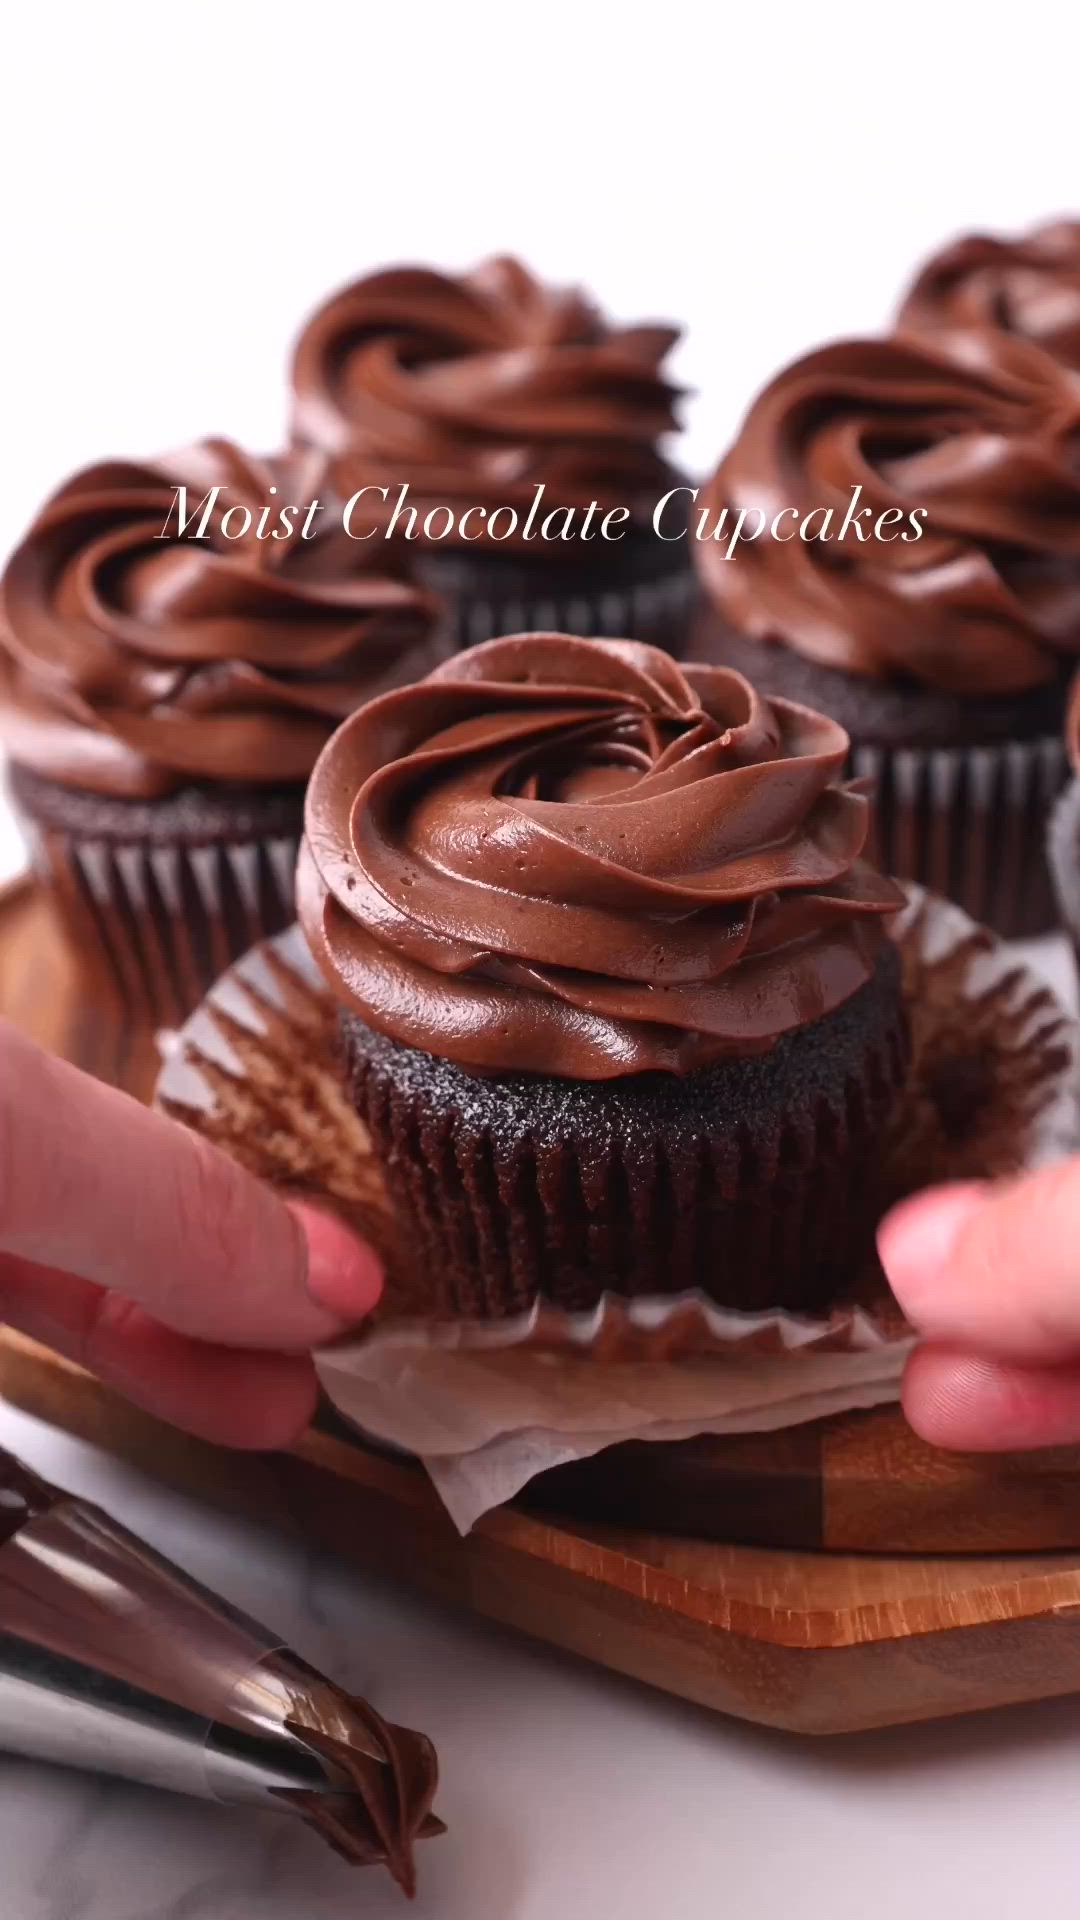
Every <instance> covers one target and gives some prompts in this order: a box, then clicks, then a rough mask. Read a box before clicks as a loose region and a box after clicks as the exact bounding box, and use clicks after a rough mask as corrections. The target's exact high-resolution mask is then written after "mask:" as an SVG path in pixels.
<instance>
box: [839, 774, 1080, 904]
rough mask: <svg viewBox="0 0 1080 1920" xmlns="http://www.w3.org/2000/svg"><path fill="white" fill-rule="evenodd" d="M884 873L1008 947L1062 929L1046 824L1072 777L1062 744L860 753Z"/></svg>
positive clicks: (879, 857)
mask: <svg viewBox="0 0 1080 1920" xmlns="http://www.w3.org/2000/svg"><path fill="white" fill-rule="evenodd" d="M850 769H851V772H852V774H853V775H854V776H855V777H856V778H858V779H865V780H867V781H869V782H870V784H871V787H872V791H873V795H874V826H875V845H874V853H875V858H876V860H877V863H878V865H879V866H882V867H883V868H884V869H885V871H886V872H887V873H895V874H896V875H897V877H898V878H899V879H901V880H911V881H915V882H916V883H917V884H918V885H920V886H923V887H926V888H928V889H929V890H930V891H931V892H933V893H938V894H941V895H943V896H945V897H946V898H948V899H950V900H955V901H956V902H957V903H958V904H959V905H960V906H961V907H963V908H964V910H965V912H967V913H969V914H970V915H971V917H972V919H973V920H976V921H979V922H981V923H982V924H984V925H986V926H988V927H992V928H993V929H994V931H995V932H996V933H998V934H999V935H1001V937H1002V938H1003V939H1010V940H1023V939H1029V938H1032V937H1034V936H1035V935H1037V934H1040V933H1047V932H1050V931H1051V930H1052V929H1053V928H1055V927H1056V926H1057V925H1058V908H1057V903H1056V901H1055V897H1054V890H1053V886H1052V883H1051V879H1050V872H1049V867H1048V864H1047V858H1046V846H1045V837H1046V818H1047V814H1048V812H1049V810H1050V808H1051V807H1052V805H1053V803H1054V800H1055V798H1056V797H1057V795H1058V794H1059V793H1060V792H1061V789H1062V787H1063V785H1064V784H1065V781H1066V779H1067V777H1068V762H1067V759H1066V754H1065V746H1064V743H1063V741H1062V740H1060V739H1059V738H1057V737H1053V738H1045V739H1041V740H1031V741H1010V742H1006V743H1004V744H1002V745H1000V746H984V747H933V748H918V747H881V746H856V747H855V748H854V749H853V751H852V754H851V759H850Z"/></svg>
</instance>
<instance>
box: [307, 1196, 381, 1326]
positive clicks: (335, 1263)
mask: <svg viewBox="0 0 1080 1920" xmlns="http://www.w3.org/2000/svg"><path fill="white" fill-rule="evenodd" d="M287 1205H288V1208H289V1211H290V1213H291V1214H292V1216H293V1218H294V1220H296V1222H297V1224H298V1225H299V1228H300V1231H301V1234H302V1235H303V1239H304V1244H305V1246H306V1248H307V1290H308V1293H309V1294H310V1296H311V1298H312V1299H313V1300H314V1301H315V1302H316V1304H317V1305H318V1306H320V1307H322V1308H324V1309H325V1310H326V1311H327V1312H328V1313H332V1314H334V1315H335V1317H336V1318H337V1319H338V1320H340V1321H342V1322H343V1323H344V1324H345V1325H351V1324H353V1323H354V1322H356V1321H357V1320H364V1319H366V1317H367V1315H368V1314H369V1313H371V1311H372V1310H373V1308H374V1307H376V1306H377V1305H378V1302H379V1300H380V1298H381V1296H382V1291H383V1284H384V1275H383V1266H382V1261H381V1260H380V1259H379V1256H378V1254H377V1253H376V1251H375V1249H374V1247H372V1246H370V1245H369V1244H368V1242H367V1241H366V1240H361V1239H360V1237H359V1235H357V1234H355V1233H353V1232H352V1230H351V1228H349V1227H347V1226H346V1224H345V1222H344V1221H343V1220H341V1219H339V1218H338V1216H337V1215H336V1214H334V1213H331V1212H330V1211H329V1209H327V1208H323V1207H319V1206H315V1205H313V1204H312V1202H310V1201H308V1200H289V1201H288V1202H287Z"/></svg>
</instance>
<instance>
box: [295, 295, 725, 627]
mask: <svg viewBox="0 0 1080 1920" xmlns="http://www.w3.org/2000/svg"><path fill="white" fill-rule="evenodd" d="M677 338H678V334H677V332H676V330H675V329H673V328H671V327H666V326H655V325H644V326H630V327H622V326H615V325H613V324H612V323H611V322H609V321H608V320H607V319H605V318H604V316H603V315H602V314H601V313H600V312H599V311H598V310H597V309H596V307H594V306H593V304H592V302H591V301H589V300H588V299H586V298H585V296H584V295H583V294H582V293H580V292H579V291H577V290H576V289H571V290H565V289H562V288H555V287H548V286H545V285H544V284H543V283H542V282H541V281H539V280H538V279H536V278H535V276H534V275H533V274H531V273H530V272H529V271H528V269H527V268H526V267H524V266H522V265H521V264H520V262H519V261H516V260H512V259H494V260H489V261H487V262H485V263H484V264H483V265H482V266H480V267H477V268H476V269H475V270H474V271H473V272H471V273H467V274H464V275H462V276H460V277H455V276H453V275H450V274H445V273H437V272H434V271H432V270H429V269H427V268H422V267H396V268H390V269H388V270H386V271H383V272H381V273H373V274H370V275H368V276H367V277H366V278H365V279H362V280H357V281H356V282H354V284H353V285H352V286H349V287H346V288H344V289H343V290H342V291H341V292H340V293H337V294H335V295H334V296H333V297H332V298H331V299H330V300H328V301H327V302H326V303H325V305H324V306H322V307H321V308H320V309H319V310H318V312H317V313H315V314H314V315H313V317H312V318H311V319H310V320H309V321H308V323H307V326H306V327H305V329H304V331H303V333H302V335H301V337H300V341H299V343H298V345H297V348H296V354H295V359H294V363H293V375H292V378H293V389H294V403H293V431H294V433H295V435H296V437H297V439H299V440H301V441H304V442H308V443H310V444H312V445H314V446H316V447H321V448H322V449H324V451H325V452H326V453H327V454H329V455H330V456H332V458H333V463H334V464H333V472H334V476H335V481H336V484H337V486H338V489H339V491H340V492H341V494H342V497H343V498H344V499H345V500H346V501H351V500H352V497H353V496H354V495H355V494H357V493H359V492H360V490H361V489H366V491H364V492H363V493H362V495H361V498H360V499H359V500H358V501H357V504H356V509H355V512H354V516H353V517H354V520H355V525H356V530H357V533H358V534H362V535H364V536H367V535H368V533H369V531H370V537H371V539H372V541H373V542H374V541H381V540H383V539H385V538H387V537H388V538H390V539H391V540H404V539H405V538H406V534H408V537H409V539H410V542H414V543H415V548H416V551H417V552H418V555H419V559H418V572H419V574H420V576H421V577H423V578H425V579H427V580H428V581H429V582H430V584H431V585H432V586H433V587H435V588H436V589H437V591H438V592H440V593H441V594H444V595H446V596H447V597H448V598H449V599H450V600H451V602H452V604H453V606H454V607H455V608H456V613H457V637H458V641H459V644H460V645H461V646H471V645H473V644H474V643H475V642H477V641H483V640H487V639H490V638H491V637H492V636H493V635H497V634H501V633H511V632H515V631H518V630H519V629H522V628H532V627H536V628H550V627H565V628H567V629H568V630H570V631H572V632H574V633H580V634H613V635H620V634H631V635H633V636H634V637H636V638H638V639H647V640H650V641H653V642H655V643H657V644H661V645H669V644H671V645H677V644H678V642H679V641H680V640H681V637H682V634H683V630H684V626H685V620H686V615H687V611H688V608H689V606H690V604H691V600H692V598H693V594H694V582H693V578H692V574H691V571H690V568H689V561H688V556H687V553H686V542H685V540H679V539H678V538H676V537H671V538H668V537H665V538H661V537H660V535H659V534H658V533H656V532H655V531H654V530H653V525H652V517H653V514H654V511H655V509H656V508H657V505H658V502H659V501H660V500H661V499H662V498H663V496H664V495H665V494H666V493H667V492H668V491H669V490H670V489H671V488H673V487H679V486H680V484H681V476H680V475H679V474H678V473H677V472H676V471H675V470H674V468H673V467H672V466H671V464H670V462H669V461H668V459H667V457H666V455H665V454H664V453H663V451H662V450H661V442H662V441H663V439H664V436H665V435H667V434H669V433H670V432H671V431H672V430H673V429H674V428H675V427H676V425H677V424H678V423H677V421H676V417H675V411H674V403H675V400H676V399H677V397H678V396H677V391H676V389H675V388H674V387H673V386H672V385H671V383H670V381H669V380H668V379H667V378H666V377H665V375H664V373H663V372H662V362H663V360H664V358H665V356H666V354H667V353H668V351H669V349H670V348H671V347H672V346H673V344H674V342H675V341H676V339H677ZM403 487H407V489H408V493H407V496H406V497H405V498H404V499H402V494H401V489H402V488H403ZM682 498H683V496H682V495H681V494H680V495H679V496H678V500H677V501H676V502H674V503H670V504H669V506H668V507H667V509H666V522H667V523H668V524H671V525H674V523H675V519H676V512H675V509H676V506H677V504H678V503H679V501H681V500H682ZM590 505H592V506H593V511H592V513H591V515H589V513H588V510H589V508H590ZM399 507H400V510H399V512H398V516H397V520H396V521H395V522H394V523H393V525H391V522H392V521H393V516H394V512H395V509H397V508H399ZM549 515H550V516H551V518H550V519H548V518H547V517H548V516H549ZM587 515H588V519H587V520H586V516H587ZM605 516H608V519H607V520H605ZM545 524H546V525H547V526H548V528H549V533H548V535H547V537H545V535H544V531H543V530H544V527H545ZM605 526H606V528H607V533H606V535H605V533H604V532H603V528H604V527H605Z"/></svg>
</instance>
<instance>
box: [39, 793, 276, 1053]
mask: <svg viewBox="0 0 1080 1920" xmlns="http://www.w3.org/2000/svg"><path fill="white" fill-rule="evenodd" d="M24 824H25V827H26V832H27V835H28V837H29V841H30V854H31V860H32V862H33V865H34V868H35V871H36V872H37V873H38V875H39V876H40V877H41V878H42V880H44V881H45V883H46V884H47V885H48V886H49V887H50V888H51V890H52V892H53V895H54V898H55V900H56V902H57V905H58V907H59V910H60V914H61V917H62V919H63V921H64V923H65V925H66V926H67V928H68V930H69V933H70V935H71V937H72V941H73V945H74V947H75V949H76V951H77V952H78V955H79V959H80V964H81V965H82V966H83V967H84V968H86V969H87V970H88V971H89V972H90V973H91V974H93V975H96V976H97V977H98V979H99V980H100V982H101V985H102V987H103V989H104V990H105V991H106V992H108V993H109V994H110V995H112V996H113V997H115V998H116V999H117V1000H118V1002H119V1004H120V1006H121V1007H122V1008H123V1010H124V1013H125V1016H126V1017H127V1018H129V1019H131V1020H132V1021H137V1022H139V1023H140V1024H146V1025H148V1026H151V1027H175V1026H176V1025H177V1024H178V1023H179V1022H180V1021H182V1020H183V1019H184V1018H185V1017H186V1015H187V1014H189V1013H190V1012H191V1010H192V1009H193V1008H194V1007H195V1006H197V1005H198V1003H199V1001H200V1000H201V999H202V997H203V995H204V994H206V993H207V992H208V991H209V989H210V987H211V986H212V985H213V983H214V981H215V980H216V979H217V978H218V977H219V975H220V974H221V973H222V971H223V970H224V969H225V968H226V967H228V966H229V965H231V963H232V962H233V961H234V960H236V959H238V958H239V957H240V956H241V955H243V954H244V953H246V952H247V951H248V950H249V949H250V948H251V947H252V945H253V944H254V943H255V942H257V941H258V940H261V939H264V938H266V937H267V936H269V935H273V934H275V933H277V932H280V931H281V930H282V929H284V928H286V927H288V926H289V924H290V922H291V921H292V919H293V916H294V913H295V907H294V904H293V882H294V877H295V873H296V860H297V854H298V851H299V838H298V836H293V835H282V836H278V837H274V838H266V839H262V840H258V841H251V840H249V841H244V842H236V843H231V842H228V841H223V842H214V843H212V844H210V845H207V846H202V847H193V846H181V845H176V846H169V847H167V846H160V847H159V846H151V845H147V844H146V843H143V842H130V843H128V844H123V843H118V842H116V841H112V840H105V839H87V838H84V837H81V836H77V835H74V834H66V833H62V832H60V831H58V830H56V829H55V828H49V827H42V826H40V825H39V824H37V823H35V822H33V821H30V820H26V821H25V823H24Z"/></svg>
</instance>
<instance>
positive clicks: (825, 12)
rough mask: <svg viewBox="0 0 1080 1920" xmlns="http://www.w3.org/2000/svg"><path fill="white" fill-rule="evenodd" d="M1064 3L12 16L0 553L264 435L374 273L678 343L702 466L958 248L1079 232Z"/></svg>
mask: <svg viewBox="0 0 1080 1920" xmlns="http://www.w3.org/2000/svg"><path fill="white" fill-rule="evenodd" d="M1073 16H1074V10H1073V9H1072V8H1070V6H1069V5H1068V4H1067V0H1056V3H1054V4H1051V0H1032V3H1029V4H1017V5H1013V6H1011V7H1009V8H1007V9H1006V8H1003V7H999V6H997V5H993V4H988V5H984V6H982V7H975V6H973V5H970V4H961V0H951V3H950V0H937V4H927V0H909V3H908V4H906V5H903V6H894V7H882V6H879V5H875V4H873V0H864V4H862V5H858V6H856V5H851V4H846V0H821V4H815V0H803V4H801V5H800V6H798V7H795V6H792V5H790V4H788V3H787V0H775V3H774V4H772V5H768V6H766V5H763V4H758V5H744V6H742V7H729V6H725V5H715V6H706V5H704V4H700V0H699V4H698V5H694V6H684V7H681V8H680V7H678V6H663V5H660V4H653V5H651V6H649V7H646V6H644V5H643V4H641V0H620V3H618V4H610V0H600V3H599V4H598V3H597V0H576V4H567V0H547V4H534V5H531V6H528V7H525V6H519V5H516V4H514V3H513V0H505V4H502V5H491V4H488V3H486V0H462V3H461V4H459V5H456V6H455V5H451V4H443V5H439V6H436V5H432V4H430V3H429V4H424V0H370V3H369V4H363V3H362V0H356V3H355V4H350V3H349V0H341V3H340V4H332V3H330V0H293V3H292V4H289V5H285V4H281V0H276V3H275V0H263V3H262V4H257V5H256V4H250V0H188V4H185V5H179V4H177V5H165V4H162V3H161V0H145V3H133V4H128V5H118V4H108V0H104V3H103V0H93V3H92V4H88V5H85V6H77V5H75V4H71V5H68V4H63V5H61V6H58V7H48V6H44V5H39V6H32V5H26V6H20V7H17V8H16V7H12V8H9V9H6V10H5V15H4V21H3V42H2V45H0V57H2V63H3V73H4V85H3V93H2V98H0V183H2V184H0V194H2V202H3V230H2V252H0V276H2V282H3V284H4V285H6V289H7V291H6V294H5V295H4V297H3V303H2V306H0V333H2V339H3V349H4V350H3V354H2V356H0V418H2V424H3V448H4V459H3V461H2V462H0V546H2V545H4V544H5V543H10V541H11V540H12V539H14V537H15V536H16V533H17V532H18V530H19V529H20V528H21V526H22V524H23V522H24V521H25V519H26V518H27V517H28V515H29V513H30V512H31V511H32V509H33V508H34V506H35V505H36V504H37V502H38V500H39V498H40V497H41V495H42V494H43V493H44V492H45V491H46V490H47V489H48V488H50V487H51V486H52V485H53V483H54V482H55V481H56V480H58V479H59V478H60V477H61V476H62V475H63V473H64V472H65V471H66V470H67V469H69V468H70V467H71V466H72V465H73V464H76V463H78V462H81V461H82V460H84V459H89V458H94V457H98V456H101V455H105V454H109V453H120V452H122V453H140V452H151V451H155V450H160V449H161V448H164V447H168V446H172V445H175V444H177V443H178V442H180V441H183V440H185V439H188V438H191V437H193V436H195V435H197V434H200V433H204V432H229V433H233V434H235V435H236V436H238V437H240V438H242V439H247V440H248V441H249V442H250V443H252V444H256V443H263V444H268V443H269V442H271V441H273V440H274V439H276V438H277V437H279V436H280V434H281V433H282V431H283V428H284V420H285V405H284V402H285V373H286V366H287V358H288V348H289V343H290V340H291V338H292V336H293V334H294V331H295V329H296V327H297V324H298V323H299V321H300V320H301V319H302V318H303V316H304V314H305V313H306V311H307V310H308V309H309V308H310V307H311V305H312V304H313V303H314V302H315V301H317V300H318V299H319V297H320V296H321V295H322V294H324V293H325V292H327V291H328V290H329V289H330V288H332V287H334V286H336V285H337V284H339V283H340V282H342V281H344V280H346V279H348V278H350V277H352V276H354V275H355V274H357V273H359V272H361V271H363V270H365V269H367V268H369V267H371V266H373V265H376V264H380V263H382V262H384V261H387V260H402V259H409V258H412V259H416V260H424V261H433V262H437V263H442V264H445V265H448V266H451V267H461V266H464V265H467V264H469V263H470V262H472V261H473V260H474V259H476V258H477V257H479V256H481V255H483V254H484V253H485V252H489V251H493V250H497V249H498V250H507V249H513V250H517V251H520V252H521V253H522V254H523V255H524V256H525V257H526V259H528V260H530V261H531V262H533V263H534V264H535V265H536V266H537V267H539V268H540V269H542V270H543V271H544V272H545V273H547V274H549V275H551V276H554V277H557V278H567V279H576V278H581V279H584V280H586V281H588V282H590V283H591V284H592V285H593V286H594V288H595V290H596V292H597V293H598V295H599V296H600V297H601V299H602V300H603V301H604V302H605V304H607V305H609V306H610V307H611V309H612V310H613V311H615V312H616V313H618V314H620V315H622V316H624V317H627V318H637V317H645V316H655V315H658V316H660V317H669V316H670V317H672V318H674V319H677V320H680V321H682V322H684V323H685V325H686V327H687V329H688V332H687V339H686V343H685V346H684V348H683V350H682V352H681V354H680V357H679V361H678V370H679V372H680V374H681V375H682V377H683V378H684V379H685V380H686V381H687V382H688V383H689V384H691V385H692V386H694V387H696V388H697V389H698V390H699V396H700V397H699V398H698V399H697V400H696V401H695V402H694V403H693V405H692V406H691V408H690V410H689V413H690V420H691V429H690V438H689V443H688V451H689V455H690V458H691V460H692V462H693V463H694V464H695V465H696V466H698V467H702V468H704V467H706V466H708V465H709V464H710V463H711V462H712V461H713V460H714V459H715V458H716V456H717V455H718V454H719V452H720V451H721V447H722V442H723V439H724V437H725V436H726V435H727V434H728V433H729V432H730V430H731V429H732V428H733V426H734V425H735V423H736V421H737V419H738V417H739V414H740V412H741V409H742V407H743V406H744V404H745V403H746V401H747V400H748V399H749V397H750V396H751V394H752V392H753V390H754V388H755V387H756V386H757V385H758V384H759V383H760V381H761V380H762V379H764V378H766V377H767V376H768V375H769V374H770V373H771V372H773V371H774V370H775V369H776V368H777V366H778V365H779V364H780V363H781V362H782V361H783V360H784V359H786V358H788V357H789V356H790V355H792V354H795V353H798V352H800V351H802V350H803V349H804V348H806V347H809V346H812V345H814V344H816V343H818V342H819V341H820V340H822V339H824V338H826V337H827V336H829V335H832V334H835V333H841V332H848V331H855V332H857V331H859V330H865V329H873V328H876V327H878V326H880V325H882V324H884V322H885V320H886V318H887V316H888V314H889V312H890V309H891V307H892V304H893V302H894V300H895V297H896V294H897V293H898V291H899V290H900V287H901V285H902V284H903V282H904V281H905V279H906V277H907V275H908V273H909V271H910V269H911V268H912V267H913V266H914V264H915V263H916V261H917V260H918V259H919V258H920V257H921V256H922V255H923V254H925V253H926V251H927V250H929V249H930V248H931V247H933V246H934V245H936V244H937V243H938V242H939V241H940V240H941V239H942V238H943V237H945V236H946V235H947V234H949V233H951V232H953V231H954V230H956V229H958V228H961V227H965V226H968V225H971V224H976V225H979V224H988V225H990V226H996V227H1002V228H1006V229H1008V228H1014V227H1017V226H1021V225H1023V224H1025V223H1028V222H1031V221H1032V220H1037V219H1039V218H1042V217H1045V216H1046V215H1048V214H1054V213H1057V212H1060V211H1062V210H1065V209H1068V208H1074V209H1075V207H1076V206H1077V205H1078V204H1080V113H1078V95H1080V59H1078V57H1077V56H1078V53H1080V31H1078V29H1077V27H1076V25H1075V24H1073Z"/></svg>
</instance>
